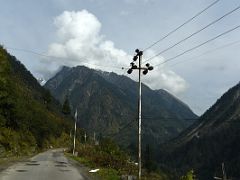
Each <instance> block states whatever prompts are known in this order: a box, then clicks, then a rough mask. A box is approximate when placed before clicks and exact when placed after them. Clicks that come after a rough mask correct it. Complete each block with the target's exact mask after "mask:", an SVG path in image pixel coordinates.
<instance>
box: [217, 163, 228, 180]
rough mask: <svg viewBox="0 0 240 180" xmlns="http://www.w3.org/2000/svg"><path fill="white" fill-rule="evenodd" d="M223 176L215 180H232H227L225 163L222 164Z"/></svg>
mask: <svg viewBox="0 0 240 180" xmlns="http://www.w3.org/2000/svg"><path fill="white" fill-rule="evenodd" d="M222 174H223V177H222V178H221V177H214V179H219V180H230V179H227V174H226V171H225V166H224V163H222Z"/></svg>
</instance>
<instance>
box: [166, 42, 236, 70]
mask: <svg viewBox="0 0 240 180" xmlns="http://www.w3.org/2000/svg"><path fill="white" fill-rule="evenodd" d="M239 44H240V40H238V41H234V42H232V43H228V44H225V45H222V46H220V47H217V48H215V49H212V50H209V51H206V52H204V53H202V54H200V55H198V56H194V57H192V58H189V59H185V60H183V61H179V62H177V63H175V64H171V65H170V66H169V67H173V66H176V65H178V64H181V63H184V62H187V61H192V60H197V59H198V58H200V57H202V56H205V55H207V54H211V53H213V52H215V51H219V50H222V49H225V48H228V47H231V46H234V45H239Z"/></svg>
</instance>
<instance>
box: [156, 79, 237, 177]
mask: <svg viewBox="0 0 240 180" xmlns="http://www.w3.org/2000/svg"><path fill="white" fill-rule="evenodd" d="M239 141H240V83H238V84H237V85H236V86H234V87H232V88H230V89H229V90H228V91H227V92H226V93H225V94H224V95H223V96H222V97H221V98H220V99H218V100H217V102H216V103H215V104H214V105H213V106H212V107H211V108H209V109H208V110H207V111H206V112H205V113H204V114H203V115H202V116H201V117H200V118H199V120H198V121H197V122H195V123H194V124H193V125H192V126H190V127H189V128H188V129H186V130H185V131H183V132H182V133H181V134H180V135H179V136H178V137H177V138H175V139H173V140H172V141H171V142H169V143H167V144H165V145H164V146H162V147H161V149H162V150H163V152H162V153H160V156H159V159H161V160H160V162H161V163H166V164H168V165H169V166H170V167H173V168H178V169H179V170H182V171H187V170H189V169H194V170H196V172H197V174H198V175H199V177H198V178H199V179H204V180H205V179H213V176H216V175H217V174H220V175H221V173H222V172H221V168H220V167H221V163H222V162H224V163H225V166H226V171H227V174H228V175H229V178H230V177H231V178H232V179H234V178H236V179H240V163H239V162H240V145H239ZM163 157H164V158H163ZM169 159H172V160H173V161H171V160H169Z"/></svg>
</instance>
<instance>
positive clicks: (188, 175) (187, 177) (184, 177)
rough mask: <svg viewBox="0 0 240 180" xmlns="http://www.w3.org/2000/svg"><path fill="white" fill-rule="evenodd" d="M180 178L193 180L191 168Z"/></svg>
mask: <svg viewBox="0 0 240 180" xmlns="http://www.w3.org/2000/svg"><path fill="white" fill-rule="evenodd" d="M180 179H181V180H195V175H194V171H193V170H190V171H188V172H187V174H186V175H185V176H182V177H181V178H180Z"/></svg>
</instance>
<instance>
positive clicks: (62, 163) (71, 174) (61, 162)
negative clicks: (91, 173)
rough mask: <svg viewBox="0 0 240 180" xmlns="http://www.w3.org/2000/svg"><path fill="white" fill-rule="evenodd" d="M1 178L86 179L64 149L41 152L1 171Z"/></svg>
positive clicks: (39, 179) (9, 179)
mask: <svg viewBox="0 0 240 180" xmlns="http://www.w3.org/2000/svg"><path fill="white" fill-rule="evenodd" d="M0 180H85V179H84V177H83V176H82V175H81V174H80V172H79V171H78V169H77V168H75V167H74V166H73V165H71V164H70V162H69V161H68V160H67V159H66V158H65V157H64V155H63V152H62V150H60V149H58V150H49V151H47V152H44V153H40V154H38V155H37V156H35V157H33V158H31V159H30V160H29V161H25V162H20V163H17V164H15V165H13V166H11V167H9V168H8V169H6V170H4V171H2V172H0Z"/></svg>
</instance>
